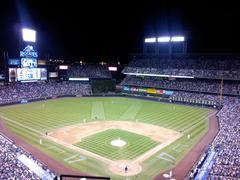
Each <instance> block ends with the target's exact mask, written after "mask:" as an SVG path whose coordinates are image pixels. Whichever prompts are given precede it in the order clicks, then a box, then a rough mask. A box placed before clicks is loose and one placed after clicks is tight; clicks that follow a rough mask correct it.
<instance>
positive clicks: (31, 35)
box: [22, 28, 36, 42]
mask: <svg viewBox="0 0 240 180" xmlns="http://www.w3.org/2000/svg"><path fill="white" fill-rule="evenodd" d="M22 38H23V41H26V42H36V31H35V30H33V29H27V28H23V29H22Z"/></svg>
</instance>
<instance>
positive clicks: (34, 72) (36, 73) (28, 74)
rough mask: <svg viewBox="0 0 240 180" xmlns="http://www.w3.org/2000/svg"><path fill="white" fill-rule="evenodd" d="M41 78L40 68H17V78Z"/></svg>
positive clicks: (19, 79)
mask: <svg viewBox="0 0 240 180" xmlns="http://www.w3.org/2000/svg"><path fill="white" fill-rule="evenodd" d="M40 78H41V72H40V68H32V69H30V68H18V69H17V80H18V81H28V80H39V79H40Z"/></svg>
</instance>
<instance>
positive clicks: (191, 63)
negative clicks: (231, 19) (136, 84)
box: [123, 56, 240, 80]
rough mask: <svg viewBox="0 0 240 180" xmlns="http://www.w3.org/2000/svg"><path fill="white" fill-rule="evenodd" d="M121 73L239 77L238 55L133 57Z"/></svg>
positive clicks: (232, 78)
mask: <svg viewBox="0 0 240 180" xmlns="http://www.w3.org/2000/svg"><path fill="white" fill-rule="evenodd" d="M123 73H141V74H161V75H170V76H193V77H195V78H208V79H222V78H223V79H228V80H239V79H240V57H236V56H234V57H233V56H231V57H225V56H223V57H205V56H194V57H191V56H181V57H171V58H170V57H145V56H137V57H135V58H134V59H133V60H132V61H131V62H130V63H129V65H128V66H127V67H126V68H124V70H123Z"/></svg>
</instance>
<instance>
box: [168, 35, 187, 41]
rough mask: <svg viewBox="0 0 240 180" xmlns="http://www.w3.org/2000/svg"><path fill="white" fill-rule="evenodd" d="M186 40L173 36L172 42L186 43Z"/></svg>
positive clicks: (182, 37)
mask: <svg viewBox="0 0 240 180" xmlns="http://www.w3.org/2000/svg"><path fill="white" fill-rule="evenodd" d="M184 41H185V38H184V36H172V37H171V42H184Z"/></svg>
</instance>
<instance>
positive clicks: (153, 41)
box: [144, 37, 156, 43]
mask: <svg viewBox="0 0 240 180" xmlns="http://www.w3.org/2000/svg"><path fill="white" fill-rule="evenodd" d="M144 42H145V43H155V42H156V38H155V37H154V38H145V40H144Z"/></svg>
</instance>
